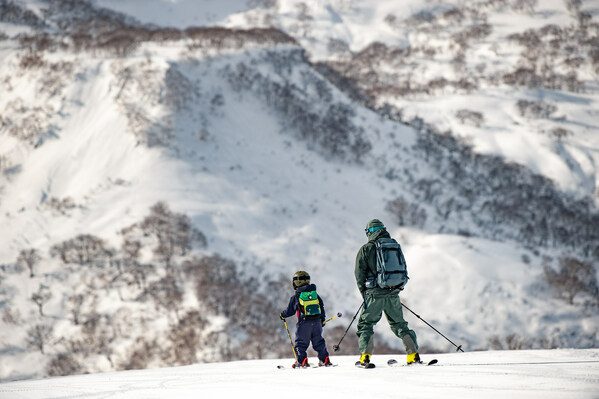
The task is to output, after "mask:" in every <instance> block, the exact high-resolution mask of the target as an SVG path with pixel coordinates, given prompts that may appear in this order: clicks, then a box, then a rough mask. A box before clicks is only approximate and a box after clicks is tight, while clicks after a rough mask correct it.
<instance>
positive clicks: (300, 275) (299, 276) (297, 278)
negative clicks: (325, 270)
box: [293, 270, 310, 290]
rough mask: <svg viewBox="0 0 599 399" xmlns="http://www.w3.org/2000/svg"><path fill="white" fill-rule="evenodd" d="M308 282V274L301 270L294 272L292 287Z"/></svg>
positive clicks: (296, 287) (295, 287)
mask: <svg viewBox="0 0 599 399" xmlns="http://www.w3.org/2000/svg"><path fill="white" fill-rule="evenodd" d="M308 284H310V275H309V274H308V272H305V271H303V270H300V271H297V272H295V274H294V275H293V289H294V290H296V289H298V288H299V287H301V286H303V285H308Z"/></svg>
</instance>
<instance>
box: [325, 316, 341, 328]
mask: <svg viewBox="0 0 599 399" xmlns="http://www.w3.org/2000/svg"><path fill="white" fill-rule="evenodd" d="M341 316H342V314H341V313H337V314H336V315H335V316H333V317H331V318H330V319H328V320H325V321H324V322H323V323H322V325H323V326H324V325H325V324H327V323H328V322H329V321H331V320H333V319H334V318H337V317H341Z"/></svg>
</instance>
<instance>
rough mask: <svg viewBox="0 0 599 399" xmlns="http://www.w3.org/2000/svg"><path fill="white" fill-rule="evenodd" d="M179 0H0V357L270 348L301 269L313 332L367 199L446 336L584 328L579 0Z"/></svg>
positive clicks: (590, 9) (414, 302) (22, 375)
mask: <svg viewBox="0 0 599 399" xmlns="http://www.w3.org/2000/svg"><path fill="white" fill-rule="evenodd" d="M198 4H199V3H198V2H193V1H179V2H167V1H161V0H152V1H147V2H144V7H141V8H140V7H139V5H138V3H137V2H135V1H109V0H98V1H94V2H87V1H78V2H70V1H58V0H57V1H42V0H39V1H9V0H3V1H0V60H1V62H0V226H1V236H0V238H1V239H0V314H1V315H2V317H1V319H0V357H1V360H2V361H1V362H0V380H9V379H11V380H12V379H27V378H34V377H42V376H55V375H67V374H80V373H86V372H92V373H94V372H107V371H113V370H123V369H140V368H152V367H164V366H179V365H185V364H192V363H199V362H215V361H231V360H239V359H260V358H269V359H274V358H279V357H282V356H286V354H287V352H288V350H289V348H288V339H287V335H286V333H285V330H284V328H282V326H281V323H280V320H279V319H278V312H279V311H280V310H281V309H282V308H283V307H284V305H285V304H286V301H287V298H288V296H289V295H291V293H292V292H291V284H290V277H291V275H292V274H293V272H295V271H296V270H299V269H305V270H307V271H309V273H310V274H311V275H312V279H313V282H314V283H316V284H317V286H318V287H319V292H320V294H321V295H322V296H323V297H324V299H325V303H326V307H327V311H328V313H329V314H334V313H336V312H343V313H344V317H343V318H341V319H339V320H335V322H334V323H335V324H333V323H331V325H330V327H329V326H327V328H326V329H325V334H326V335H325V337H326V338H327V340H328V342H329V345H332V344H331V342H333V343H334V342H336V341H338V339H339V338H340V337H341V335H342V334H343V332H344V330H345V328H346V327H347V325H348V324H349V321H350V320H351V316H352V315H353V314H354V313H355V312H356V310H357V309H358V307H359V305H360V301H361V298H360V296H359V293H358V292H357V290H356V287H355V281H354V276H353V265H354V259H355V254H356V252H357V250H358V249H359V247H360V246H361V245H362V244H363V243H364V242H365V237H364V233H363V229H364V226H365V225H366V223H367V222H368V220H370V219H372V218H374V217H377V218H380V219H381V220H383V221H384V222H385V224H386V225H387V227H388V229H389V231H390V233H391V234H392V235H393V236H394V237H396V238H398V240H399V241H400V242H401V243H402V248H403V249H404V252H405V255H406V259H407V262H408V267H409V273H410V283H409V284H408V286H407V287H406V289H405V290H404V292H403V293H402V301H404V303H405V304H407V305H408V306H409V307H410V308H411V309H414V310H415V311H416V312H417V313H418V314H420V315H421V316H422V317H423V318H424V319H426V320H427V321H428V322H430V323H432V324H433V325H434V326H436V327H437V328H438V329H440V330H441V331H443V332H444V333H445V334H446V335H448V336H450V337H451V338H452V340H454V342H458V343H459V344H462V345H463V346H464V349H465V350H467V351H473V350H488V349H528V348H563V347H568V348H596V347H597V346H598V345H599V332H598V330H599V311H598V306H599V303H598V300H597V298H598V297H599V291H598V286H597V277H598V272H597V270H598V267H597V265H598V261H599V229H597V227H596V226H598V225H599V211H598V210H597V197H598V195H597V179H598V177H597V176H599V174H598V172H599V170H598V169H597V165H599V142H598V137H599V136H598V135H597V132H598V128H597V125H596V121H595V120H596V114H597V111H596V110H597V104H598V102H597V101H598V99H599V94H598V92H597V89H598V88H597V73H598V71H597V60H598V59H599V58H598V53H597V40H598V34H599V32H598V24H597V16H596V14H597V12H598V10H599V3H597V2H596V1H583V2H578V1H573V0H572V1H566V2H559V1H549V2H542V4H537V3H536V2H534V1H499V0H498V1H486V2H480V4H479V3H476V4H472V5H470V6H464V7H461V6H460V5H461V2H457V1H456V2H429V3H424V5H421V2H419V1H410V2H405V6H404V7H403V8H401V9H397V7H395V6H394V4H395V2H393V1H387V0H379V1H368V2H366V1H361V2H350V1H345V0H338V1H333V0H331V1H326V2H320V1H319V2H295V1H285V2H283V1H279V2H277V1H267V0H263V1H257V2H245V1H202V2H201V5H198ZM458 22H459V23H458ZM548 26H550V27H548ZM533 30H534V31H533ZM530 37H536V38H537V39H538V40H537V41H533V44H534V46H535V48H537V49H539V50H538V54H536V58H534V59H533V57H530V58H528V59H526V54H527V53H529V52H530V47H527V46H531V44H530V42H529V41H527V38H530ZM573 40H576V41H573ZM568 43H570V45H567V44H568ZM551 49H553V50H552V51H553V52H550V50H551ZM548 57H549V58H548ZM552 60H559V62H557V61H556V62H555V63H554V64H555V65H554V66H555V68H553V67H552V68H549V66H551V61H552ZM548 68H549V69H548ZM568 68H570V69H568ZM516 72H517V73H516ZM406 318H407V320H408V322H409V323H410V326H411V327H412V328H413V329H415V330H416V332H417V334H418V340H419V344H420V346H421V352H422V353H432V352H434V353H442V352H447V351H453V350H454V348H453V346H452V345H450V344H449V343H448V342H447V341H445V340H444V339H443V338H442V337H440V336H439V335H437V334H436V333H435V332H434V331H433V330H431V329H430V328H428V327H427V326H426V325H425V324H423V323H422V322H421V321H419V320H417V319H416V318H415V317H413V316H412V315H411V314H409V313H407V312H406ZM354 327H355V326H354ZM376 332H377V348H378V349H376V351H377V353H381V352H388V353H391V352H392V351H395V352H401V350H402V349H401V346H400V345H399V343H398V341H397V340H396V339H394V337H393V336H392V334H391V332H390V331H389V329H388V328H387V326H386V325H385V323H384V321H383V322H381V323H380V324H379V325H378V326H377V330H376ZM265 337H266V338H265ZM356 351H357V347H356V345H355V335H354V334H353V331H352V332H351V333H350V334H348V336H347V338H346V341H345V345H344V346H343V351H342V352H341V353H340V354H344V355H345V354H347V355H350V354H355V353H356ZM549 353H553V352H549ZM585 353H591V354H592V356H596V353H595V352H593V351H590V352H585ZM472 356H474V354H473V355H472ZM481 356H484V355H481ZM498 356H504V355H498ZM506 356H507V355H506ZM518 356H519V355H518ZM548 356H552V355H548ZM347 361H348V362H349V358H348V360H347ZM480 361H481V362H486V361H487V360H480ZM264 364H269V365H271V364H272V362H270V361H269V362H267V363H264ZM194 367H195V366H194ZM197 367H201V366H197ZM231 367H235V366H231ZM325 371H328V370H325ZM308 372H310V370H308ZM124 375H126V374H124ZM595 382H596V379H595ZM0 392H1V390H0Z"/></svg>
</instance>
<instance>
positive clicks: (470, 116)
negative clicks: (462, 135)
mask: <svg viewBox="0 0 599 399" xmlns="http://www.w3.org/2000/svg"><path fill="white" fill-rule="evenodd" d="M455 117H456V118H457V119H458V120H459V121H460V123H461V124H462V125H464V124H466V123H468V124H471V125H474V126H476V127H480V126H481V125H482V124H483V122H484V120H485V118H484V117H483V114H482V113H480V112H477V111H471V110H469V109H460V110H458V111H457V112H456V113H455Z"/></svg>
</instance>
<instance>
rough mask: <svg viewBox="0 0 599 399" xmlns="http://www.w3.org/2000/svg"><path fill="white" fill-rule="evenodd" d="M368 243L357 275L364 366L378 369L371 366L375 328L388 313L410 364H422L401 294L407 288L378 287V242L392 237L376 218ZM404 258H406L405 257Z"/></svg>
mask: <svg viewBox="0 0 599 399" xmlns="http://www.w3.org/2000/svg"><path fill="white" fill-rule="evenodd" d="M365 232H366V237H367V238H368V242H367V243H366V244H364V245H363V246H362V247H361V248H360V250H359V251H358V254H357V256H356V265H355V270H354V273H355V276H356V283H357V285H358V290H360V294H361V295H362V298H363V299H364V306H363V308H362V312H361V314H360V319H359V321H358V331H357V335H358V346H359V349H360V362H359V364H358V363H357V364H356V365H359V366H361V367H366V368H369V367H374V365H372V364H371V363H370V356H371V355H372V352H373V347H374V343H373V335H374V326H375V325H376V324H377V323H378V322H379V320H380V319H381V316H382V313H383V312H385V316H386V317H387V321H388V322H389V326H390V327H391V331H393V333H394V334H395V335H396V336H397V337H398V338H400V339H401V340H402V341H403V344H404V346H405V349H406V353H407V354H408V359H407V362H408V364H411V363H419V362H420V356H419V355H418V344H417V341H416V333H415V332H414V331H413V330H410V329H409V328H408V323H407V322H406V321H405V320H404V318H403V312H402V305H401V302H400V300H399V292H400V290H401V289H403V287H389V288H381V287H380V286H379V285H378V284H377V254H376V252H377V249H376V245H375V242H376V241H377V240H378V239H381V238H390V237H391V236H390V235H389V233H388V232H387V229H386V228H385V226H384V225H383V223H382V222H381V221H380V220H378V219H372V220H371V221H370V222H368V224H367V225H366V229H365ZM402 258H403V255H402Z"/></svg>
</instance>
